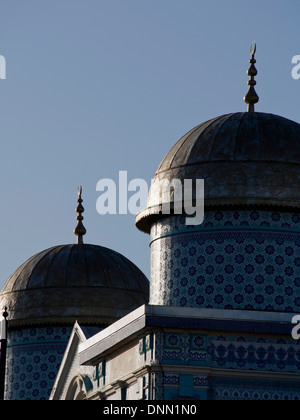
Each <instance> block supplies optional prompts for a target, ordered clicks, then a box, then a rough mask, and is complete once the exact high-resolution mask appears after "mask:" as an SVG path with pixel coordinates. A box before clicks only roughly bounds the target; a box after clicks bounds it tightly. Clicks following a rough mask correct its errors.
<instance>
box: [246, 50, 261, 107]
mask: <svg viewBox="0 0 300 420" xmlns="http://www.w3.org/2000/svg"><path fill="white" fill-rule="evenodd" d="M255 53H256V42H252V44H251V47H250V54H251V60H250V61H249V63H250V64H251V66H250V67H249V69H248V71H247V74H248V76H250V80H249V81H248V86H250V87H249V90H248V92H247V94H246V95H245V96H244V101H245V102H246V104H248V112H254V105H255V104H256V103H257V102H258V101H259V97H258V95H257V93H256V92H255V89H254V86H255V85H256V81H255V80H254V77H255V76H256V75H257V70H256V68H255V63H256V60H255V58H254V56H255Z"/></svg>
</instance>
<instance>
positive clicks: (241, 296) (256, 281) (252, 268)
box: [150, 211, 300, 313]
mask: <svg viewBox="0 0 300 420" xmlns="http://www.w3.org/2000/svg"><path fill="white" fill-rule="evenodd" d="M299 220H300V215H298V214H291V213H279V212H278V213H272V212H266V211H264V212H259V211H252V212H250V211H249V212H246V211H242V212H237V211H232V212H221V211H219V212H213V213H208V212H207V213H206V215H205V221H204V223H203V224H202V225H201V226H195V227H192V228H189V229H187V227H186V226H185V218H184V217H182V216H173V217H170V218H167V219H163V220H161V221H158V222H156V223H155V224H154V225H153V227H152V233H151V241H152V242H151V285H150V303H151V304H156V305H171V306H189V307H205V308H219V309H246V310H266V311H285V312H296V313H299V312H300V230H299V229H300V227H299V226H300V223H299Z"/></svg>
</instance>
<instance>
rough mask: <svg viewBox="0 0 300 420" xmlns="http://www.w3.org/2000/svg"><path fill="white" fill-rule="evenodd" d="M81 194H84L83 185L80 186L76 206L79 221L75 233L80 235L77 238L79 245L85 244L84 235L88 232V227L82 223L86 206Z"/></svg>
mask: <svg viewBox="0 0 300 420" xmlns="http://www.w3.org/2000/svg"><path fill="white" fill-rule="evenodd" d="M81 194H82V186H80V187H79V188H78V200H77V203H78V206H77V208H76V212H77V213H78V216H77V220H78V223H77V226H76V228H75V229H74V233H75V235H76V236H77V237H78V240H77V244H78V245H82V244H83V240H82V237H83V236H84V235H85V234H86V229H85V227H84V226H83V224H82V220H83V216H82V213H83V212H84V207H83V206H82V204H81V203H82V201H83V200H82V198H81Z"/></svg>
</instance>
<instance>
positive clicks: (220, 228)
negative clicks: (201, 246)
mask: <svg viewBox="0 0 300 420" xmlns="http://www.w3.org/2000/svg"><path fill="white" fill-rule="evenodd" d="M237 230H240V231H258V230H259V231H264V232H283V233H297V234H300V231H299V230H297V229H293V228H285V227H284V228H282V227H276V228H272V227H270V226H216V227H206V228H193V229H191V228H190V229H180V230H176V231H173V232H168V233H164V234H162V235H160V236H157V237H156V238H153V239H152V240H151V242H150V244H151V243H152V242H154V241H156V240H157V239H162V238H167V237H169V236H174V235H182V234H184V233H195V232H198V233H199V232H201V233H205V232H220V231H237Z"/></svg>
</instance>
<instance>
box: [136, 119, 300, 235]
mask: <svg viewBox="0 0 300 420" xmlns="http://www.w3.org/2000/svg"><path fill="white" fill-rule="evenodd" d="M163 179H167V180H169V181H171V180H174V179H179V180H181V181H182V182H183V180H184V179H204V180H205V206H206V207H209V206H224V205H239V206H240V205H264V206H266V205H267V206H285V207H290V208H299V207H300V124H298V123H296V122H294V121H291V120H288V119H286V118H283V117H280V116H277V115H273V114H266V113H259V112H246V113H232V114H228V115H223V116H220V117H217V118H214V119H212V120H209V121H207V122H205V123H203V124H200V125H198V126H197V127H195V128H193V129H192V130H190V131H189V132H188V133H187V134H186V135H184V136H183V137H182V138H181V139H180V140H179V141H178V142H177V143H176V144H175V145H174V147H173V148H172V149H171V150H170V151H169V152H168V153H167V155H166V157H165V158H164V159H163V161H162V163H161V164H160V165H159V167H158V169H157V171H156V172H155V175H154V178H153V180H154V181H155V180H159V181H161V180H163ZM157 204H160V202H159V197H157V190H156V189H155V190H154V189H153V188H152V189H150V193H149V197H148V207H147V209H145V210H143V211H142V212H140V213H139V214H138V215H137V217H136V225H137V227H138V228H139V229H141V230H142V231H144V232H146V233H149V232H150V225H151V221H153V219H155V218H156V217H157V215H156V214H155V211H156V210H153V209H154V208H156V207H155V206H156V205H157Z"/></svg>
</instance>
